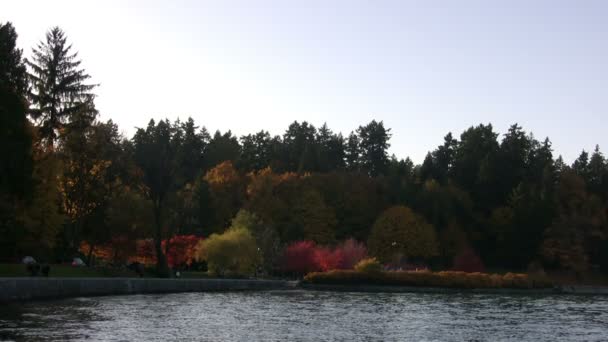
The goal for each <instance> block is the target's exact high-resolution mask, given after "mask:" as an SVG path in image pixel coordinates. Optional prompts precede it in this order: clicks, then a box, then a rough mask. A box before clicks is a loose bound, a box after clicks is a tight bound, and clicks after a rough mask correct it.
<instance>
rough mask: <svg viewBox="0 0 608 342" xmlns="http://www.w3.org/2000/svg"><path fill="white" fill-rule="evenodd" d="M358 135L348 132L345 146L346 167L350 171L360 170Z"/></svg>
mask: <svg viewBox="0 0 608 342" xmlns="http://www.w3.org/2000/svg"><path fill="white" fill-rule="evenodd" d="M359 145H360V141H359V136H357V134H355V133H354V132H350V134H349V135H348V139H347V141H346V146H345V151H344V154H345V160H346V169H347V170H348V171H351V172H356V171H359V170H360V159H361V148H360V146H359Z"/></svg>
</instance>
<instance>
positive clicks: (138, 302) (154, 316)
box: [0, 290, 608, 341]
mask: <svg viewBox="0 0 608 342" xmlns="http://www.w3.org/2000/svg"><path fill="white" fill-rule="evenodd" d="M6 339H8V340H35V341H44V340H92V341H173V340H179V341H524V340H525V341H606V340H608V298H607V297H584V296H521V295H514V296H509V295H488V294H479V295H475V294H460V295H459V294H421V293H392V294H391V293H337V292H314V291H311V292H307V291H301V290H296V291H271V292H232V293H186V294H169V295H137V296H115V297H96V298H76V299H67V300H60V301H50V302H49V301H47V302H36V303H27V304H21V305H10V306H4V307H2V308H0V340H6Z"/></svg>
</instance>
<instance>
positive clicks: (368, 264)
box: [355, 258, 382, 274]
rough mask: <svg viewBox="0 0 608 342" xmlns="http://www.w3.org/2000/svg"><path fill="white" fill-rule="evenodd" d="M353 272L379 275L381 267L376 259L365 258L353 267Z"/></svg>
mask: <svg viewBox="0 0 608 342" xmlns="http://www.w3.org/2000/svg"><path fill="white" fill-rule="evenodd" d="M355 271H357V272H361V273H366V274H373V273H380V272H382V265H381V264H380V263H379V262H378V260H377V259H376V258H367V259H363V260H361V261H359V262H358V263H357V264H356V265H355Z"/></svg>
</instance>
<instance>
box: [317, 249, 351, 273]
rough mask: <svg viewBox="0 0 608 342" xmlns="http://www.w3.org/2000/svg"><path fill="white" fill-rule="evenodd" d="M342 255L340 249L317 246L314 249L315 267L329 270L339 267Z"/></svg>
mask: <svg viewBox="0 0 608 342" xmlns="http://www.w3.org/2000/svg"><path fill="white" fill-rule="evenodd" d="M343 259H344V256H343V255H342V250H341V249H334V250H333V251H332V250H331V249H329V248H327V247H317V248H316V249H315V262H316V266H317V267H316V268H317V269H318V270H321V271H329V270H335V269H338V268H340V265H341V264H342V260H343Z"/></svg>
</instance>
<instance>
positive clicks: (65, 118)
mask: <svg viewBox="0 0 608 342" xmlns="http://www.w3.org/2000/svg"><path fill="white" fill-rule="evenodd" d="M71 50H72V45H70V44H68V43H67V38H66V36H65V33H64V32H63V31H62V30H61V29H60V28H59V27H54V28H52V29H51V30H49V31H48V32H47V34H46V40H45V41H43V42H40V43H39V44H38V46H37V48H35V49H33V59H32V61H26V64H27V65H28V67H29V69H30V73H29V79H30V83H31V92H30V93H29V98H30V101H31V104H32V107H31V108H30V116H31V117H32V119H34V120H35V122H37V123H38V124H39V126H40V137H41V138H42V139H44V140H45V141H46V142H47V146H49V147H50V148H52V147H53V145H54V143H55V141H56V140H57V138H58V137H59V136H60V135H61V132H60V130H61V129H62V128H64V126H65V124H66V123H68V122H73V121H77V120H76V116H82V115H87V116H88V122H89V123H90V122H92V121H93V118H94V116H95V114H96V112H95V111H92V110H85V109H83V107H88V108H94V107H93V106H92V105H91V102H92V101H93V98H94V95H93V94H92V93H91V90H93V88H95V87H96V85H94V84H87V83H86V81H87V80H88V79H90V76H89V75H88V74H87V73H85V71H84V70H83V69H80V64H81V61H80V60H79V59H78V53H76V52H74V53H72V51H71ZM82 119H83V118H80V120H82Z"/></svg>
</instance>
